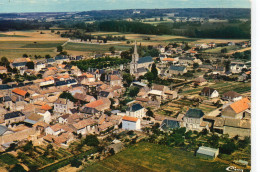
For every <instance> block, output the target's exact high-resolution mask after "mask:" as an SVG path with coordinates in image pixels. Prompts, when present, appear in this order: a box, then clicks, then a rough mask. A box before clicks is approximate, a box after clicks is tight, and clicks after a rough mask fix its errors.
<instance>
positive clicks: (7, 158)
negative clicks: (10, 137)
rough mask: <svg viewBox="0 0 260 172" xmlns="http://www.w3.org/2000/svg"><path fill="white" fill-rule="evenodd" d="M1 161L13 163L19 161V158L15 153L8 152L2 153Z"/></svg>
mask: <svg viewBox="0 0 260 172" xmlns="http://www.w3.org/2000/svg"><path fill="white" fill-rule="evenodd" d="M0 161H1V162H3V163H5V164H8V165H13V164H17V163H18V160H17V159H16V158H15V157H14V156H13V155H11V154H8V153H5V154H2V155H0Z"/></svg>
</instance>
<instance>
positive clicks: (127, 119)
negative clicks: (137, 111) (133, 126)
mask: <svg viewBox="0 0 260 172" xmlns="http://www.w3.org/2000/svg"><path fill="white" fill-rule="evenodd" d="M123 120H124V121H132V122H136V121H137V120H138V118H134V117H130V116H124V117H123Z"/></svg>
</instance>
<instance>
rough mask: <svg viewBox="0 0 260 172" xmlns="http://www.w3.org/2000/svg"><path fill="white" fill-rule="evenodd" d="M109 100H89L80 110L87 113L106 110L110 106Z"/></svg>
mask: <svg viewBox="0 0 260 172" xmlns="http://www.w3.org/2000/svg"><path fill="white" fill-rule="evenodd" d="M110 105H111V101H110V100H109V99H107V98H104V99H99V100H96V101H93V102H90V103H88V104H86V105H85V106H84V107H83V109H82V112H83V113H87V114H95V113H98V112H104V111H105V110H108V109H109V108H110Z"/></svg>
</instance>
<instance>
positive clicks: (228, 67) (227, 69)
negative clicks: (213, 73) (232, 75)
mask: <svg viewBox="0 0 260 172" xmlns="http://www.w3.org/2000/svg"><path fill="white" fill-rule="evenodd" d="M230 64H231V62H230V60H227V61H225V70H226V72H228V71H230Z"/></svg>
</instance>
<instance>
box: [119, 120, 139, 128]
mask: <svg viewBox="0 0 260 172" xmlns="http://www.w3.org/2000/svg"><path fill="white" fill-rule="evenodd" d="M122 128H123V129H125V130H140V129H141V124H140V120H138V121H137V122H131V121H125V120H123V121H122Z"/></svg>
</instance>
